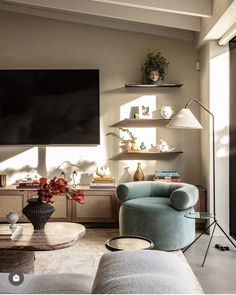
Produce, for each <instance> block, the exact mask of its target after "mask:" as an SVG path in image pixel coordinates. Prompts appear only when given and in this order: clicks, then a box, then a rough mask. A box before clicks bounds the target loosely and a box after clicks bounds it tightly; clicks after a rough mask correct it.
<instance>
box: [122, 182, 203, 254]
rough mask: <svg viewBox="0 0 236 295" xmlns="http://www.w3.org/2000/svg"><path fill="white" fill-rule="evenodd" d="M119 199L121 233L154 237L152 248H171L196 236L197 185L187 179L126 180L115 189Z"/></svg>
mask: <svg viewBox="0 0 236 295" xmlns="http://www.w3.org/2000/svg"><path fill="white" fill-rule="evenodd" d="M116 194H117V197H118V198H119V200H120V201H121V207H120V213H119V226H120V234H121V235H138V236H143V237H146V238H149V239H151V240H152V241H153V243H154V245H155V247H154V249H159V250H165V251H173V250H178V249H182V248H184V247H186V246H187V245H189V244H190V243H191V242H192V241H193V240H194V238H195V220H194V219H189V218H186V217H185V216H184V215H185V214H186V213H188V212H194V209H193V206H194V205H195V204H196V203H197V201H198V189H197V188H196V187H195V186H194V185H191V184H186V183H168V182H154V181H142V182H129V183H124V184H120V185H119V186H118V187H117V190H116Z"/></svg>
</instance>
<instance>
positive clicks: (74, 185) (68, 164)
mask: <svg viewBox="0 0 236 295" xmlns="http://www.w3.org/2000/svg"><path fill="white" fill-rule="evenodd" d="M64 164H67V167H64V168H63V169H62V168H61V167H62V166H63V165H64ZM68 166H70V167H75V169H74V170H73V172H72V177H71V179H72V186H73V187H76V183H75V176H76V175H77V172H78V170H79V168H80V167H79V166H78V165H76V164H73V163H71V162H70V161H64V162H62V163H61V164H60V165H59V166H58V167H57V168H56V169H55V170H57V169H59V170H61V173H60V177H63V178H64V179H66V178H67V177H66V175H67V173H66V172H65V169H68ZM76 168H78V169H76Z"/></svg>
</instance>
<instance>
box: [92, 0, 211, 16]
mask: <svg viewBox="0 0 236 295" xmlns="http://www.w3.org/2000/svg"><path fill="white" fill-rule="evenodd" d="M93 1H94V2H103V3H112V4H114V5H122V6H127V7H136V8H143V9H149V10H155V11H163V12H169V13H177V14H185V15H192V16H198V17H211V16H212V13H213V5H212V0H178V1H175V2H174V1H167V0H93Z"/></svg>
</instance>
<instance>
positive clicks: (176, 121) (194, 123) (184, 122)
mask: <svg viewBox="0 0 236 295" xmlns="http://www.w3.org/2000/svg"><path fill="white" fill-rule="evenodd" d="M192 102H195V103H197V104H198V105H199V106H200V107H201V108H203V109H204V110H205V111H206V112H207V113H208V114H209V115H210V116H211V117H212V156H213V159H212V171H213V175H212V176H213V187H212V192H213V217H212V218H213V222H212V223H211V224H210V225H209V226H207V227H206V229H205V230H204V231H203V232H202V233H201V234H200V235H199V236H198V237H197V238H196V239H195V240H194V241H193V242H192V243H191V244H190V245H189V246H188V247H187V248H185V249H184V251H183V252H185V251H186V250H187V249H188V248H190V247H191V246H192V245H193V244H194V243H195V242H196V241H197V240H198V239H199V238H200V237H201V236H202V235H203V234H204V233H205V232H206V231H207V230H208V229H209V228H210V227H211V226H214V228H213V231H212V233H211V236H210V240H209V243H208V247H207V250H206V253H205V256H204V260H203V263H202V266H204V263H205V260H206V257H207V253H208V251H209V248H210V245H211V241H212V238H213V235H214V231H215V228H216V226H218V227H219V229H220V230H221V231H222V232H223V233H224V235H225V236H226V237H227V239H228V240H229V241H230V242H231V243H232V245H233V246H234V247H236V245H235V243H234V242H233V241H232V240H231V239H230V237H229V236H228V235H227V234H226V232H225V231H224V230H223V228H222V227H221V226H220V224H219V223H218V221H217V219H216V205H215V199H216V196H215V186H216V184H215V118H214V115H213V114H212V113H211V112H210V111H209V110H208V109H207V108H206V107H204V106H203V105H202V104H201V103H200V102H199V101H198V100H197V99H195V98H191V99H190V100H189V101H188V103H187V104H186V105H185V107H184V108H183V109H181V110H180V111H179V112H178V113H177V114H176V116H175V117H174V118H173V119H172V120H171V121H170V123H169V124H168V125H167V127H169V128H182V129H202V128H203V127H202V125H201V124H200V123H199V122H198V120H197V119H196V118H195V117H194V115H193V113H192V112H191V111H190V110H189V106H190V104H191V103H192Z"/></svg>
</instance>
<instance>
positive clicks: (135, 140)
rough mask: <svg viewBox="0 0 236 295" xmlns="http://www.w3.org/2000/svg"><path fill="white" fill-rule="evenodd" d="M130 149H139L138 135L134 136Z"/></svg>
mask: <svg viewBox="0 0 236 295" xmlns="http://www.w3.org/2000/svg"><path fill="white" fill-rule="evenodd" d="M130 150H131V151H137V150H138V145H137V138H136V137H134V138H133V139H132V140H131V146H130Z"/></svg>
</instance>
